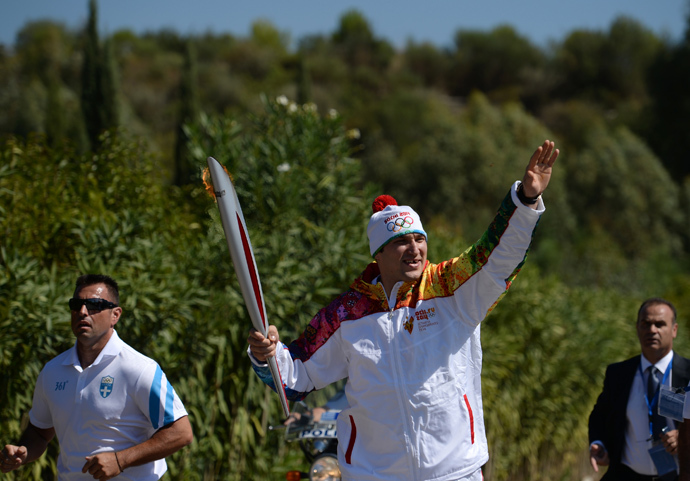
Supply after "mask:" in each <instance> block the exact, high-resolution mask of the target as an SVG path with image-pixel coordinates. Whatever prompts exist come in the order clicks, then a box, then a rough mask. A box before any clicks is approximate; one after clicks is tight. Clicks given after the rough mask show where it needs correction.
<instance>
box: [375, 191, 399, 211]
mask: <svg viewBox="0 0 690 481" xmlns="http://www.w3.org/2000/svg"><path fill="white" fill-rule="evenodd" d="M389 205H398V201H397V200H395V199H394V198H393V197H391V196H390V195H386V194H383V195H379V196H378V197H377V198H376V199H374V202H373V203H372V204H371V210H372V211H373V213H374V214H376V213H377V212H381V211H382V210H383V209H385V208H386V207H388V206H389Z"/></svg>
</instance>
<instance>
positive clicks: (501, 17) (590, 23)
mask: <svg viewBox="0 0 690 481" xmlns="http://www.w3.org/2000/svg"><path fill="white" fill-rule="evenodd" d="M351 8H356V9H358V10H359V11H360V12H362V13H363V14H364V16H365V17H366V18H367V19H368V20H369V22H370V24H371V26H372V28H373V30H374V33H375V35H376V36H378V37H382V38H384V39H386V40H388V41H390V42H392V43H393V44H394V45H395V46H398V47H402V46H404V45H405V42H406V41H407V40H408V39H413V40H415V41H417V42H422V41H430V42H433V43H434V44H436V45H438V46H450V45H451V44H452V40H453V35H454V33H455V32H456V31H457V30H458V29H463V30H465V29H475V30H482V31H487V30H490V29H492V28H494V27H496V26H498V25H501V24H509V25H512V26H513V27H514V28H515V29H516V30H517V31H518V32H519V33H520V34H522V35H524V36H526V37H528V38H529V39H530V40H532V41H533V42H534V43H536V44H538V45H540V46H545V45H547V43H548V41H549V40H562V39H563V37H564V36H565V35H566V34H568V33H569V32H571V31H572V30H574V29H591V30H606V29H608V27H609V26H610V24H611V22H612V21H613V20H614V19H615V18H616V17H617V16H619V15H627V16H629V17H632V18H634V19H637V20H638V21H640V22H641V23H642V24H643V25H645V26H646V27H647V28H649V29H651V30H652V31H654V32H655V33H657V34H658V35H667V36H669V37H670V38H671V39H673V40H679V39H680V38H681V37H682V35H683V32H684V30H685V24H686V20H685V19H686V16H687V12H688V8H690V0H579V1H564V0H550V1H549V0H519V1H518V0H484V1H480V0H474V1H468V0H396V1H383V0H361V1H360V0H356V1H353V0H351V1H336V0H242V1H238V0H99V29H100V33H101V35H105V34H108V33H112V32H114V31H116V30H119V29H122V28H129V29H131V30H133V31H134V32H136V33H142V32H144V31H158V30H160V29H162V28H172V29H174V30H176V31H177V32H179V33H180V34H185V35H186V34H198V33H204V32H207V31H211V32H214V33H231V34H233V35H237V36H246V35H247V34H248V32H249V28H250V25H251V24H252V22H254V21H255V20H258V19H266V20H269V21H270V22H271V23H272V24H273V25H275V26H276V27H277V28H278V29H280V30H281V31H283V32H286V33H288V34H290V37H291V38H292V39H293V40H298V39H299V38H301V37H303V36H305V35H311V34H318V33H332V32H333V31H334V30H335V29H336V27H337V25H338V19H339V18H340V16H341V15H342V14H343V12H345V11H347V10H348V9H351ZM87 12H88V0H0V43H2V44H4V45H12V44H13V43H14V40H15V38H16V34H17V32H18V31H19V30H20V29H21V28H22V27H23V26H24V25H25V24H26V22H28V21H35V20H45V19H50V20H54V21H58V22H61V23H63V24H65V25H66V26H67V27H69V28H73V29H76V28H78V27H80V26H81V25H83V24H84V22H85V20H86V17H87Z"/></svg>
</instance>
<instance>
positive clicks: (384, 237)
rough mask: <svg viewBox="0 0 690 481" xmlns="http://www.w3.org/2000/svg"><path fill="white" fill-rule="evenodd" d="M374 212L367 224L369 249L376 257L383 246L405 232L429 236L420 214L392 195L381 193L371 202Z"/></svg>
mask: <svg viewBox="0 0 690 481" xmlns="http://www.w3.org/2000/svg"><path fill="white" fill-rule="evenodd" d="M371 209H372V210H373V211H374V214H373V215H372V216H371V219H370V220H369V225H368V226H367V236H368V237H369V251H370V252H371V255H372V256H373V257H374V256H376V254H378V252H379V251H380V250H381V249H383V247H384V246H385V245H386V244H388V243H389V242H390V241H391V240H393V239H395V238H396V237H400V236H401V235H405V234H422V235H423V236H424V237H427V235H426V232H425V231H424V227H422V221H421V220H420V218H419V215H418V214H417V213H416V212H415V211H414V210H413V209H412V207H409V206H406V205H398V202H397V201H396V200H395V199H394V198H393V197H391V196H390V195H380V196H378V197H377V198H376V199H375V200H374V202H373V203H372V204H371Z"/></svg>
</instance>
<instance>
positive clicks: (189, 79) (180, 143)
mask: <svg viewBox="0 0 690 481" xmlns="http://www.w3.org/2000/svg"><path fill="white" fill-rule="evenodd" d="M196 79H197V75H196V49H195V48H194V44H193V43H192V42H191V41H187V42H186V43H185V47H184V66H183V70H182V76H181V79H180V90H179V95H180V110H179V119H178V122H177V126H176V128H175V132H176V139H175V185H185V184H189V183H190V182H192V180H193V178H194V161H193V159H192V156H191V155H190V152H189V148H188V147H187V142H188V140H189V138H188V136H187V134H186V132H185V131H184V125H185V124H187V123H190V122H194V121H195V120H196V119H197V117H198V115H199V93H198V86H197V80H196Z"/></svg>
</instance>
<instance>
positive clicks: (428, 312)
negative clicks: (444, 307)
mask: <svg viewBox="0 0 690 481" xmlns="http://www.w3.org/2000/svg"><path fill="white" fill-rule="evenodd" d="M434 317H436V308H435V307H430V308H429V309H421V310H419V311H415V313H414V314H413V315H412V316H410V318H409V319H408V320H407V321H406V322H405V324H403V327H404V328H405V330H406V331H407V332H409V333H410V334H412V330H413V329H414V321H415V319H416V320H417V321H419V323H418V324H417V325H418V326H419V331H420V332H422V331H426V330H427V328H429V327H431V326H435V325H436V324H438V322H432V321H431V319H432V318H434Z"/></svg>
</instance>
